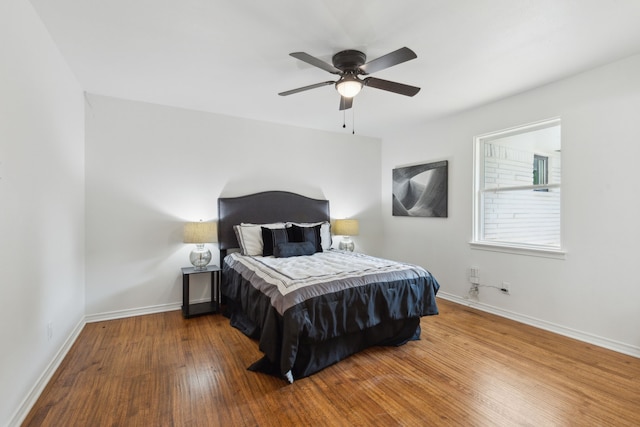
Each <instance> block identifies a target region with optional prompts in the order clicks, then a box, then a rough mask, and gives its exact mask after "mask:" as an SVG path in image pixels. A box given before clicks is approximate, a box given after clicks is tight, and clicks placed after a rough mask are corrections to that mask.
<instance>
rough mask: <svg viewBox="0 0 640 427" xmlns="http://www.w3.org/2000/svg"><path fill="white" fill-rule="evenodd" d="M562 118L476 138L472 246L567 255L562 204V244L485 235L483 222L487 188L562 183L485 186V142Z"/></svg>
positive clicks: (536, 187)
mask: <svg viewBox="0 0 640 427" xmlns="http://www.w3.org/2000/svg"><path fill="white" fill-rule="evenodd" d="M560 124H561V120H560V118H559V117H556V118H552V119H547V120H542V121H539V122H535V123H530V124H527V125H522V126H515V127H512V128H509V129H504V130H501V131H497V132H490V133H487V134H483V135H479V136H476V137H475V138H474V146H473V236H472V240H471V242H470V245H471V248H472V249H480V250H489V251H495V252H506V253H515V254H522V255H532V256H541V257H547V258H558V259H564V257H565V251H564V249H563V245H562V230H563V227H562V208H561V215H560V244H559V245H558V246H555V245H554V246H546V245H536V244H526V243H513V242H502V241H493V240H484V239H483V225H484V209H483V206H482V205H481V204H482V197H481V194H482V192H486V191H496V192H503V191H517V190H527V189H531V190H544V189H551V188H560V187H561V184H560V183H547V184H541V185H533V181H532V184H531V185H521V186H510V187H506V188H499V186H498V187H492V188H483V183H484V174H485V172H484V154H482V153H484V152H483V151H481V150H482V149H483V147H484V146H483V142H485V141H491V140H494V139H499V138H503V137H507V136H510V135H517V134H521V133H526V132H532V131H535V130H538V129H544V128H547V127H551V126H555V125H560Z"/></svg>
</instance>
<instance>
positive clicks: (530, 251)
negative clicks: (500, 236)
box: [469, 242, 566, 259]
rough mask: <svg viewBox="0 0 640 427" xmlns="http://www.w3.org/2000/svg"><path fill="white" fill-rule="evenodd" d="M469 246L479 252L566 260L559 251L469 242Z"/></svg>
mask: <svg viewBox="0 0 640 427" xmlns="http://www.w3.org/2000/svg"><path fill="white" fill-rule="evenodd" d="M469 245H470V246H471V249H477V250H481V251H491V252H502V253H507V254H514V255H526V256H535V257H542V258H552V259H565V258H566V252H565V251H563V250H560V249H551V248H536V247H532V246H518V245H510V244H501V243H487V242H469Z"/></svg>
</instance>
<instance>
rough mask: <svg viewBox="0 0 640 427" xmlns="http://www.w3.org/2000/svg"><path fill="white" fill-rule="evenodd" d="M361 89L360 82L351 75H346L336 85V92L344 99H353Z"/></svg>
mask: <svg viewBox="0 0 640 427" xmlns="http://www.w3.org/2000/svg"><path fill="white" fill-rule="evenodd" d="M361 89H362V82H361V81H360V80H358V78H356V76H354V75H352V74H347V75H345V76H344V77H342V78H341V79H340V80H338V82H337V83H336V90H337V91H338V93H339V94H340V95H342V96H344V97H345V98H353V97H354V96H356V95H357V94H358V93H359V92H360V90H361Z"/></svg>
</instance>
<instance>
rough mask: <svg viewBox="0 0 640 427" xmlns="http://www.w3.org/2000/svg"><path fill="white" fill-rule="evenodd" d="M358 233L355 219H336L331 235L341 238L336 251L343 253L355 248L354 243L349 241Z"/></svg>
mask: <svg viewBox="0 0 640 427" xmlns="http://www.w3.org/2000/svg"><path fill="white" fill-rule="evenodd" d="M358 233H359V226H358V220H357V219H337V220H336V221H335V223H334V224H333V234H335V235H336V236H343V237H342V240H341V241H340V244H339V246H338V249H340V250H343V251H350V252H353V250H354V249H355V248H356V245H355V243H353V240H351V236H357V235H358Z"/></svg>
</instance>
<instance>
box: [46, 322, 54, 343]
mask: <svg viewBox="0 0 640 427" xmlns="http://www.w3.org/2000/svg"><path fill="white" fill-rule="evenodd" d="M51 338H53V322H49V323H47V340H49V341H51Z"/></svg>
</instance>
